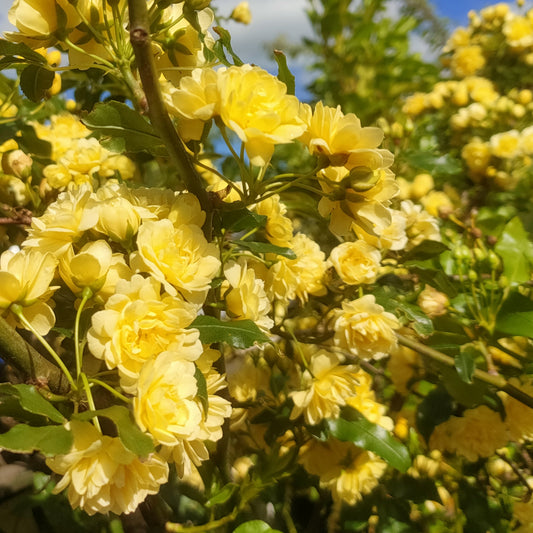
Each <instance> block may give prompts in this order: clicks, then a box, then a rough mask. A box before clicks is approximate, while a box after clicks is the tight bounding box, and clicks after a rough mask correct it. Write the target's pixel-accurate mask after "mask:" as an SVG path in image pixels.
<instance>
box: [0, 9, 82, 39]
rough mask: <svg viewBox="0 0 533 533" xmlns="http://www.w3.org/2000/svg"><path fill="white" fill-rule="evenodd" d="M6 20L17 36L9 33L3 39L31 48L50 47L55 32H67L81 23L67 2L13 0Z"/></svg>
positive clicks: (54, 37) (74, 10)
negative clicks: (19, 42) (14, 29)
mask: <svg viewBox="0 0 533 533" xmlns="http://www.w3.org/2000/svg"><path fill="white" fill-rule="evenodd" d="M8 20H9V22H10V23H11V24H13V26H16V27H17V29H18V30H19V33H11V32H9V33H6V34H5V35H6V37H7V38H8V39H10V40H14V41H22V42H25V43H26V44H27V45H29V46H31V47H32V48H39V47H42V46H50V45H52V44H54V43H55V42H56V41H57V40H58V39H57V37H56V36H55V35H54V33H55V32H57V31H58V30H59V31H60V32H66V31H69V30H71V29H72V28H74V27H76V26H77V25H78V24H79V23H80V22H81V18H80V16H79V15H78V13H77V11H76V8H75V7H74V6H73V5H72V4H71V3H69V2H68V1H67V0H39V1H38V2H35V1H32V0H15V3H14V4H13V5H12V6H11V8H10V9H9V12H8ZM60 21H61V26H60Z"/></svg>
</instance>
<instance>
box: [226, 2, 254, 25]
mask: <svg viewBox="0 0 533 533" xmlns="http://www.w3.org/2000/svg"><path fill="white" fill-rule="evenodd" d="M230 17H231V18H232V19H233V20H234V21H235V22H240V23H241V24H250V22H252V13H251V12H250V5H249V4H248V2H240V3H239V4H237V5H236V6H235V8H234V9H233V11H232V12H231V15H230Z"/></svg>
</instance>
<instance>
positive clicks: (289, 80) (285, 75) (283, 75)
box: [274, 50, 296, 94]
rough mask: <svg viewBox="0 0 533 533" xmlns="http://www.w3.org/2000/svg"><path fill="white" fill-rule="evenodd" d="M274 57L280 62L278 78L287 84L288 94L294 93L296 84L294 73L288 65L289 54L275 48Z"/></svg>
mask: <svg viewBox="0 0 533 533" xmlns="http://www.w3.org/2000/svg"><path fill="white" fill-rule="evenodd" d="M274 59H275V60H276V63H277V64H278V80H280V81H282V82H283V83H284V84H285V85H286V86H287V94H294V93H295V90H296V84H295V81H294V74H293V73H292V72H291V71H290V70H289V67H288V66H287V56H286V55H285V54H284V53H283V52H282V51H281V50H274Z"/></svg>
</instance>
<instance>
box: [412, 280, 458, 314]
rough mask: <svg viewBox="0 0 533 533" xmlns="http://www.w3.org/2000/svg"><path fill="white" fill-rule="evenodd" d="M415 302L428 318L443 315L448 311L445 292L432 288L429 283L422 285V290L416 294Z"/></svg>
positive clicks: (447, 300)
mask: <svg viewBox="0 0 533 533" xmlns="http://www.w3.org/2000/svg"><path fill="white" fill-rule="evenodd" d="M416 303H417V304H418V305H419V307H420V309H422V311H424V313H426V315H427V316H429V317H430V318H433V317H436V316H442V315H445V314H446V313H447V312H448V309H447V308H448V305H450V301H449V299H448V297H447V296H446V294H444V293H443V292H440V291H438V290H437V289H434V288H433V287H432V286H431V285H426V286H425V287H424V290H423V291H422V292H421V293H420V294H419V295H418V299H417V301H416Z"/></svg>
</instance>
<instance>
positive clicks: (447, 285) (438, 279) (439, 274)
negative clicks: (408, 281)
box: [405, 262, 458, 298]
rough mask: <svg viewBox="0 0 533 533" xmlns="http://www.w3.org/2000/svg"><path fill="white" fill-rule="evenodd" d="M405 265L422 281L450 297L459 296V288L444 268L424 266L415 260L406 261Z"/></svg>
mask: <svg viewBox="0 0 533 533" xmlns="http://www.w3.org/2000/svg"><path fill="white" fill-rule="evenodd" d="M405 266H406V267H407V268H408V269H409V271H410V272H412V273H413V274H416V275H417V276H418V277H419V278H420V280H421V281H424V282H425V283H427V284H429V285H431V286H432V287H434V288H435V289H437V290H439V291H442V292H443V293H445V294H447V295H448V296H449V297H450V298H454V297H455V296H457V294H458V292H457V289H456V288H455V286H454V284H453V283H452V282H451V281H450V279H449V278H448V276H447V275H446V274H445V273H444V272H443V271H442V270H437V269H435V268H427V267H426V266H422V265H420V264H416V263H414V262H410V263H406V265H405Z"/></svg>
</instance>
